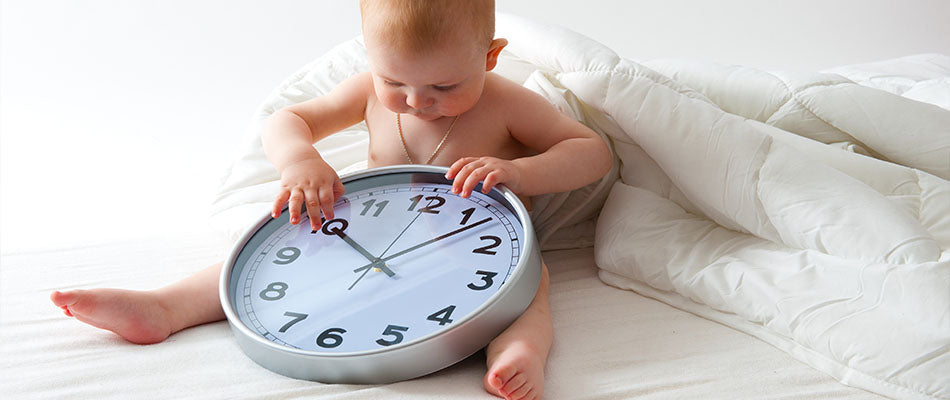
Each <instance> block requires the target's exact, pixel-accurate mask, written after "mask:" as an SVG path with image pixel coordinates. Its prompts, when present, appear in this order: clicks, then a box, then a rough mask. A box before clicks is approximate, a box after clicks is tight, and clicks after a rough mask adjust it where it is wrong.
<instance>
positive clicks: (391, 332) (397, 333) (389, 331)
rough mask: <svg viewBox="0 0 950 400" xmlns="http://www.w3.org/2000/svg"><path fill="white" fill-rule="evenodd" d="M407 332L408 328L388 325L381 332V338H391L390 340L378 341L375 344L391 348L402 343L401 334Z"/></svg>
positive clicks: (402, 337)
mask: <svg viewBox="0 0 950 400" xmlns="http://www.w3.org/2000/svg"><path fill="white" fill-rule="evenodd" d="M408 330H409V327H408V326H399V325H389V326H387V327H386V329H385V330H383V336H392V337H393V339H392V340H386V339H379V340H377V341H376V343H379V345H380V346H392V345H394V344H398V343H401V342H402V339H404V336H403V334H402V333H403V332H406V331H408Z"/></svg>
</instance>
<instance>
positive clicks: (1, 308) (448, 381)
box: [0, 233, 880, 399]
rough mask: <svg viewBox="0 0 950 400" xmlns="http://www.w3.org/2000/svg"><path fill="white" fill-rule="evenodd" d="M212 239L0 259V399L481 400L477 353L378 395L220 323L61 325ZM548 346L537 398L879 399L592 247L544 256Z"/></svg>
mask: <svg viewBox="0 0 950 400" xmlns="http://www.w3.org/2000/svg"><path fill="white" fill-rule="evenodd" d="M228 246H229V244H228V242H227V241H226V240H225V239H223V238H222V237H220V236H217V235H214V234H211V233H198V234H189V235H183V236H180V237H155V238H153V239H152V240H136V241H126V242H121V241H113V242H105V243H101V244H98V245H90V246H82V247H69V248H59V249H48V250H43V251H31V252H22V253H12V254H9V253H8V254H4V255H3V256H2V258H0V264H2V268H0V397H2V398H5V399H26V398H43V399H46V398H70V399H78V398H202V399H204V398H229V399H231V398H261V399H264V398H266V399H279V398H299V397H306V398H321V399H330V398H332V399H364V398H366V399H370V398H384V397H385V398H390V399H437V398H460V399H483V398H484V399H487V398H491V396H489V395H488V394H486V393H485V392H484V391H483V389H482V386H481V377H482V375H483V374H484V373H485V366H484V355H482V354H476V355H474V356H472V357H470V358H469V359H466V360H464V361H462V362H461V363H459V364H456V365H454V366H452V367H449V368H448V369H445V370H443V371H440V372H437V373H434V374H432V375H429V376H425V377H422V378H418V379H414V380H411V381H406V382H399V383H394V384H390V385H327V384H321V383H314V382H308V381H300V380H294V379H290V378H285V377H283V376H280V375H277V374H274V373H272V372H270V371H268V370H266V369H264V368H262V367H260V366H258V365H256V364H254V362H253V361H251V360H250V359H248V358H247V357H246V356H245V355H244V354H243V353H242V352H241V350H240V349H239V348H238V347H237V344H236V343H235V341H234V339H233V337H232V334H231V331H230V329H229V328H228V326H227V323H226V322H224V321H221V322H217V323H212V324H207V325H203V326H200V327H196V328H192V329H187V330H185V331H183V332H180V333H177V334H175V335H173V336H171V337H170V338H168V340H166V341H165V342H163V343H160V344H155V345H148V346H140V345H134V344H130V343H128V342H125V341H124V340H122V339H121V338H119V337H118V336H115V335H113V334H111V333H109V332H106V331H102V330H99V329H95V328H92V327H90V326H87V325H85V324H82V323H80V322H78V321H76V320H74V319H72V318H68V317H66V316H64V315H63V314H62V312H61V311H60V310H59V309H58V308H56V307H55V306H54V305H53V304H52V303H50V302H49V300H48V296H49V294H50V292H52V291H53V290H62V289H69V288H92V287H119V288H129V289H151V288H156V287H160V286H162V285H165V284H168V283H171V282H174V281H176V280H178V279H180V278H182V277H184V276H185V275H187V274H189V273H191V272H194V271H197V270H199V269H201V268H203V267H205V266H207V265H210V264H211V263H213V262H215V261H218V260H220V259H222V258H223V257H224V255H225V254H226V253H227V251H228V250H229V249H228ZM544 257H545V260H546V262H547V263H548V265H549V267H550V269H551V281H552V284H551V288H552V289H551V304H552V312H553V318H554V325H555V332H556V339H555V343H554V347H553V349H552V352H551V356H550V359H549V363H548V367H547V370H546V395H545V398H548V399H628V398H643V399H669V398H705V399H710V398H712V399H716V398H718V399H735V398H756V399H765V398H773V399H781V398H820V399H877V398H880V397H879V396H876V395H873V394H870V393H868V392H865V391H862V390H860V389H855V388H851V387H847V386H844V385H841V384H839V383H838V382H836V381H834V379H832V378H831V377H829V376H827V375H824V374H822V373H820V372H817V371H815V370H813V369H812V368H809V367H807V366H806V365H804V364H802V363H800V362H798V361H796V360H794V359H792V358H791V357H790V356H788V355H787V354H785V353H783V352H781V351H779V350H777V349H775V348H773V347H771V346H769V345H768V344H765V343H763V342H762V341H759V340H757V339H754V338H752V337H751V336H748V335H746V334H743V333H740V332H738V331H735V330H733V329H731V328H728V327H725V326H722V325H719V324H717V323H714V322H710V321H708V320H705V319H702V318H700V317H697V316H694V315H692V314H689V313H686V312H683V311H680V310H677V309H675V308H672V307H670V306H668V305H665V304H662V303H659V302H657V301H654V300H651V299H648V298H646V297H643V296H640V295H638V294H636V293H633V292H629V291H625V290H620V289H616V288H613V287H610V286H607V285H606V284H604V283H603V282H601V280H600V279H598V278H597V268H596V266H595V265H594V261H593V249H592V248H582V249H575V250H561V251H549V252H545V253H544Z"/></svg>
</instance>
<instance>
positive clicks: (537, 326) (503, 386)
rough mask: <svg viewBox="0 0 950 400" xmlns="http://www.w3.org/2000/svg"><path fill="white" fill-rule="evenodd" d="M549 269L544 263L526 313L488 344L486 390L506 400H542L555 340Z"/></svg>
mask: <svg viewBox="0 0 950 400" xmlns="http://www.w3.org/2000/svg"><path fill="white" fill-rule="evenodd" d="M548 285H549V283H548V267H547V266H546V265H544V263H543V262H542V263H541V284H540V285H539V287H538V293H537V294H536V295H535V296H534V300H532V301H531V305H529V306H528V309H527V310H525V312H524V314H522V315H521V316H520V317H518V319H517V320H515V322H514V323H513V324H511V326H509V327H508V329H506V330H505V331H504V332H502V333H501V335H498V337H497V338H495V340H492V342H491V343H489V344H488V348H487V350H486V354H487V356H488V373H487V374H485V379H484V384H485V389H486V390H488V392H489V393H491V394H494V395H496V396H498V397H504V398H506V399H540V398H541V393H542V392H543V391H544V365H545V364H546V363H547V359H548V351H549V350H550V349H551V342H552V341H553V340H554V327H553V326H552V325H551V307H550V305H549V304H548Z"/></svg>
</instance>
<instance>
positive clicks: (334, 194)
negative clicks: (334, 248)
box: [271, 158, 344, 230]
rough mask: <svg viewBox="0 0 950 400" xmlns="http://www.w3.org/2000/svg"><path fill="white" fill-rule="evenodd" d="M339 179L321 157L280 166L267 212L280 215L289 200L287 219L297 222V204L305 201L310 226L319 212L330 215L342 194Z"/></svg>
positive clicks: (317, 220) (317, 223) (315, 226)
mask: <svg viewBox="0 0 950 400" xmlns="http://www.w3.org/2000/svg"><path fill="white" fill-rule="evenodd" d="M343 192H344V189H343V182H341V181H340V177H339V176H338V175H337V174H336V171H334V170H333V168H332V167H330V165H329V164H327V163H326V161H323V160H322V159H316V158H311V159H305V160H301V161H297V162H294V163H293V164H289V165H287V166H285V167H284V169H283V171H281V173H280V193H278V194H277V199H276V200H275V201H274V208H273V210H272V211H271V216H272V217H274V218H278V217H280V212H281V210H282V209H283V208H284V204H285V203H288V201H289V205H290V207H289V211H290V223H291V224H294V225H296V224H298V223H300V210H301V206H303V205H305V204H306V207H307V214H308V215H310V226H311V227H312V228H313V230H317V229H320V225H322V223H321V221H320V214H321V213H323V216H324V217H325V218H326V219H328V220H330V219H333V204H334V203H335V202H336V199H337V198H339V197H340V196H342V195H343Z"/></svg>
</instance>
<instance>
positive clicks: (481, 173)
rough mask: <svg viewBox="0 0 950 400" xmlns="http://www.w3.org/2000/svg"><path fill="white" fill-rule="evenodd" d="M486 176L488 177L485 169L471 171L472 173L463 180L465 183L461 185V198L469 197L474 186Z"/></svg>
mask: <svg viewBox="0 0 950 400" xmlns="http://www.w3.org/2000/svg"><path fill="white" fill-rule="evenodd" d="M486 175H488V171H487V168H479V169H476V170H474V171H472V173H471V174H469V175H468V177H466V178H465V182H464V184H463V185H462V193H461V195H462V197H468V196H471V194H472V190H475V186H476V185H478V182H481V181H482V180H483V179H485V176H486Z"/></svg>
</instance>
